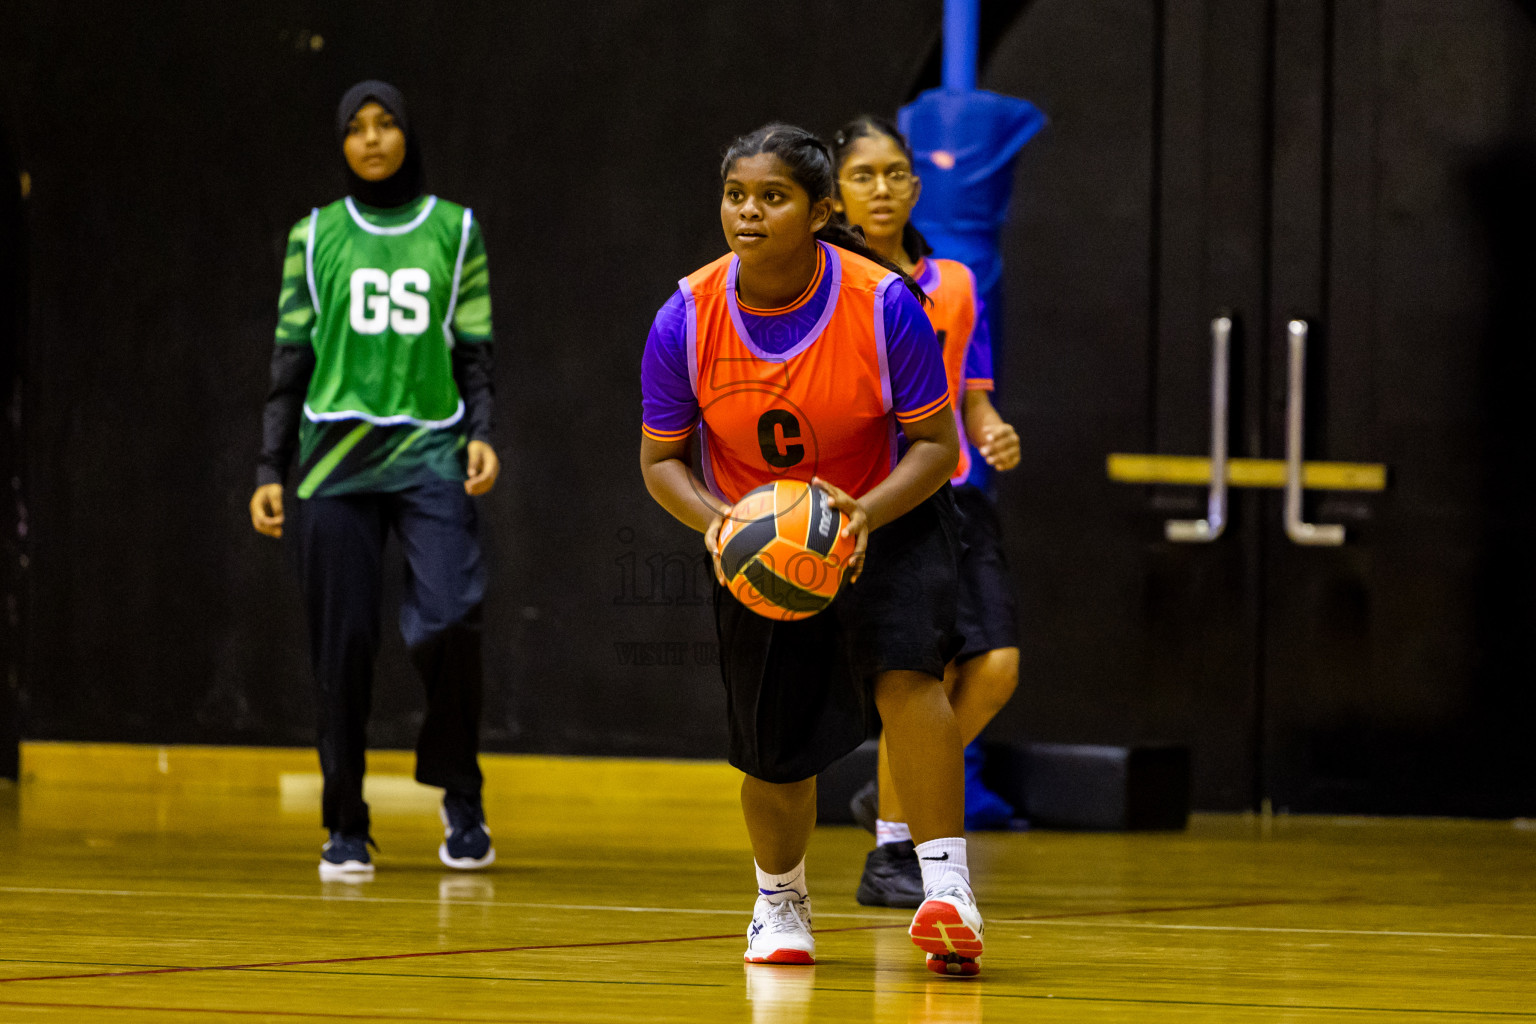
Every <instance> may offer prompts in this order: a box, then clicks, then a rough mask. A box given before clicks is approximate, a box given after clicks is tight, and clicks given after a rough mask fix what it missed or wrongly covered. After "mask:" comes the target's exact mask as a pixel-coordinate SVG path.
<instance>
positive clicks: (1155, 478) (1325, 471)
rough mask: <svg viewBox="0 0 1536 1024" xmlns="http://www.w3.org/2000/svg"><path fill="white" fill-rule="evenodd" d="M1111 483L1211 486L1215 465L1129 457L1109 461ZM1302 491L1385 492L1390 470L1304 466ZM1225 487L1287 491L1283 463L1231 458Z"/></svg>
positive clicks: (1199, 459)
mask: <svg viewBox="0 0 1536 1024" xmlns="http://www.w3.org/2000/svg"><path fill="white" fill-rule="evenodd" d="M1107 469H1108V472H1109V478H1110V479H1111V480H1113V481H1115V482H1116V483H1122V484H1188V485H1191V486H1209V485H1210V482H1211V460H1210V459H1208V458H1205V457H1204V456H1199V455H1125V454H1118V453H1117V454H1114V455H1111V456H1109V458H1108V460H1107ZM1301 480H1302V486H1304V487H1305V488H1306V489H1307V490H1309V491H1384V490H1386V489H1387V467H1386V466H1384V465H1382V464H1381V463H1379V462H1305V463H1302V467H1301ZM1227 483H1228V484H1230V485H1231V486H1233V487H1272V488H1281V487H1284V486H1285V462H1284V460H1282V459H1232V460H1230V461H1229V462H1228V463H1227Z"/></svg>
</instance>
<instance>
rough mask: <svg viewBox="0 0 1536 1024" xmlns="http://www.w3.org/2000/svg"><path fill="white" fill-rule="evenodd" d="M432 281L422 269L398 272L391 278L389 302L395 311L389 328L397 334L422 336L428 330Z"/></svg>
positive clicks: (408, 269) (390, 316) (390, 317)
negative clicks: (429, 292) (428, 296)
mask: <svg viewBox="0 0 1536 1024" xmlns="http://www.w3.org/2000/svg"><path fill="white" fill-rule="evenodd" d="M431 287H432V279H431V278H430V277H428V276H427V272H426V271H425V270H422V269H421V268H420V267H406V268H405V269H403V270H397V271H395V272H394V273H393V274H392V275H390V278H389V301H390V302H392V303H394V306H395V311H394V312H393V313H391V314H390V315H389V326H391V327H393V328H394V329H395V333H396V334H420V333H421V332H422V331H425V330H426V329H427V317H429V316H431V314H432V307H431V306H430V305H428V304H427V295H426V293H427V290H428V289H430V288H431Z"/></svg>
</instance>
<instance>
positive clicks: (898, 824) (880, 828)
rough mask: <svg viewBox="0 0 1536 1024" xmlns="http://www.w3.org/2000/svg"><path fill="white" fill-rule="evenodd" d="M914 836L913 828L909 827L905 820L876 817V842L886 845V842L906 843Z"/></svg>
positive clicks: (879, 844)
mask: <svg viewBox="0 0 1536 1024" xmlns="http://www.w3.org/2000/svg"><path fill="white" fill-rule="evenodd" d="M911 838H912V830H911V829H909V828H907V823H906V822H904V821H886V820H885V819H884V818H876V819H875V844H876V845H878V846H884V845H885V844H886V843H905V842H907V841H908V840H910V839H911Z"/></svg>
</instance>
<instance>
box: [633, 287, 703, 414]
mask: <svg viewBox="0 0 1536 1024" xmlns="http://www.w3.org/2000/svg"><path fill="white" fill-rule="evenodd" d="M640 398H641V424H640V426H641V429H642V430H644V431H645V433H646V434H647V435H649V436H650V437H652V438H654V439H655V440H658V441H676V440H679V439H681V438H684V437H687V436H688V432H689V431H690V430H692V429H693V427H694V424H696V423H698V421H699V402H698V399H697V398H696V397H695V396H694V393H693V384H692V382H690V381H689V379H688V314H687V311H686V308H685V306H684V303H683V293H682V292H680V291H679V292H674V293H673V294H672V297H671V298H670V299H668V300H667V302H666V305H664V306H662V307H661V310H660V312H658V313H657V314H656V320H655V322H653V323H652V324H651V334H650V337H648V338H646V340H645V355H644V357H642V358H641V360H640Z"/></svg>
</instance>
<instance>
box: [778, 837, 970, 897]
mask: <svg viewBox="0 0 1536 1024" xmlns="http://www.w3.org/2000/svg"><path fill="white" fill-rule="evenodd" d="M961 842H964V840H961ZM752 866H753V867H755V868H757V891H758V892H760V893H762V894H763V895H764V896H767V897H768V900H769V902H770V903H780V902H782V901H784V900H787V899H797V900H803V899H805V897H806V896H808V895H809V894H810V890H809V889H807V888H806V886H805V858H804V857H802V858H800V863H799V864H796V865H795V866H794V867H792V868H790V869H789V870H788V871H786V872H784V873H783V874H782V875H770V874H769V873H768V872H766V871H764V870H763V869H762V868H760V867H758V866H757V862H756V861H753V862H752Z"/></svg>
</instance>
